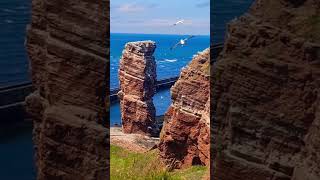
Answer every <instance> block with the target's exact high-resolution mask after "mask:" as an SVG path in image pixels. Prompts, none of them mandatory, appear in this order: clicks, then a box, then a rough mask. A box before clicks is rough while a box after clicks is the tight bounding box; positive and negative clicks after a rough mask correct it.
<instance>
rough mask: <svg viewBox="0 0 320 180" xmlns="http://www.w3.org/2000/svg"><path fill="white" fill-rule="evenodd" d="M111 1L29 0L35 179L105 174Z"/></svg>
mask: <svg viewBox="0 0 320 180" xmlns="http://www.w3.org/2000/svg"><path fill="white" fill-rule="evenodd" d="M108 10H109V1H107V0H102V1H92V0H85V1H78V0H64V1H60V0H33V1H32V21H31V24H30V25H29V26H28V28H27V42H26V48H27V51H28V55H29V60H30V72H31V77H32V82H33V85H34V87H35V89H36V91H35V92H34V93H33V94H31V95H30V96H29V97H27V99H26V103H27V109H28V111H29V112H30V114H31V115H32V116H33V119H34V133H33V134H34V144H35V149H36V165H37V171H38V177H37V178H38V179H84V180H87V179H88V180H89V179H92V180H93V179H107V178H108V158H109V154H108V152H109V150H108V123H107V122H106V109H108V108H106V106H108V104H109V103H108V101H106V99H105V97H108V94H106V92H107V89H108V85H109V83H108V82H107V79H108V78H107V77H105V74H107V73H106V69H108V68H109V62H108V56H109V55H108V54H109V49H108V46H109V45H108V43H109V40H108V39H107V38H108V34H109V29H108V23H109V15H108V14H109V13H108Z"/></svg>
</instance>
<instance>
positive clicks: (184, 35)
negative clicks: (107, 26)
mask: <svg viewBox="0 0 320 180" xmlns="http://www.w3.org/2000/svg"><path fill="white" fill-rule="evenodd" d="M110 34H146V35H178V36H188V35H194V36H210V34H167V33H126V32H110Z"/></svg>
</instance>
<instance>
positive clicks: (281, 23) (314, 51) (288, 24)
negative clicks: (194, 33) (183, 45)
mask: <svg viewBox="0 0 320 180" xmlns="http://www.w3.org/2000/svg"><path fill="white" fill-rule="evenodd" d="M319 7H320V1H316V0H301V1H291V0H280V1H278V0H257V1H256V2H255V3H254V5H253V6H252V8H251V9H250V11H249V13H248V14H246V15H244V16H242V17H240V18H238V19H237V20H234V21H233V22H231V23H230V25H229V27H228V32H227V38H226V42H225V47H224V50H223V52H222V55H221V56H220V57H219V58H218V61H217V63H215V64H214V66H213V68H212V73H213V74H212V83H213V84H212V87H213V90H212V94H213V95H212V96H213V97H212V103H213V106H212V108H213V117H214V124H215V126H213V128H212V129H211V133H212V137H213V147H214V148H215V149H216V151H215V153H214V154H213V155H212V156H213V157H214V160H213V166H212V167H213V168H212V171H214V172H212V174H213V177H214V179H219V180H247V179H258V180H263V179H292V180H315V179H320V166H319V162H320V153H319V152H320V151H319V147H320V138H319V133H318V132H317V131H318V130H319V128H320V126H319V125H320V116H319V110H320V109H319V100H320V99H319V87H320V83H319V79H320V66H319V65H320V44H319V43H320V41H319V40H320V39H319V37H320V36H319V35H320V34H319V32H320V26H319V25H320V21H319V20H320V19H319V17H320V12H319Z"/></svg>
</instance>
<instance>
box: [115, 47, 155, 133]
mask: <svg viewBox="0 0 320 180" xmlns="http://www.w3.org/2000/svg"><path fill="white" fill-rule="evenodd" d="M155 48H156V44H155V43H154V42H152V41H141V42H130V43H127V44H126V46H125V49H124V51H123V54H122V57H121V60H120V67H119V80H120V91H119V93H118V96H119V98H120V107H121V119H122V128H123V132H124V133H138V134H146V135H150V134H151V133H152V129H154V128H155V127H154V124H155V115H156V111H155V107H154V104H153V95H154V94H155V92H156V89H155V88H156V78H157V76H156V62H155V58H154V56H153V53H154V51H155Z"/></svg>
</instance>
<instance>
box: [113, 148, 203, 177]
mask: <svg viewBox="0 0 320 180" xmlns="http://www.w3.org/2000/svg"><path fill="white" fill-rule="evenodd" d="M157 154H158V151H157V150H153V151H149V152H146V153H135V152H130V151H128V150H125V149H123V148H121V147H118V146H114V145H111V147H110V177H111V179H114V180H127V179H128V180H130V179H132V180H149V179H150V180H153V179H155V180H157V179H158V180H184V179H191V180H192V179H201V177H203V176H204V175H205V173H206V172H207V169H208V168H207V167H203V166H194V167H191V168H187V169H183V170H175V171H172V172H169V171H168V170H166V168H165V166H164V164H162V163H161V161H160V160H159V159H158V155H157Z"/></svg>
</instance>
